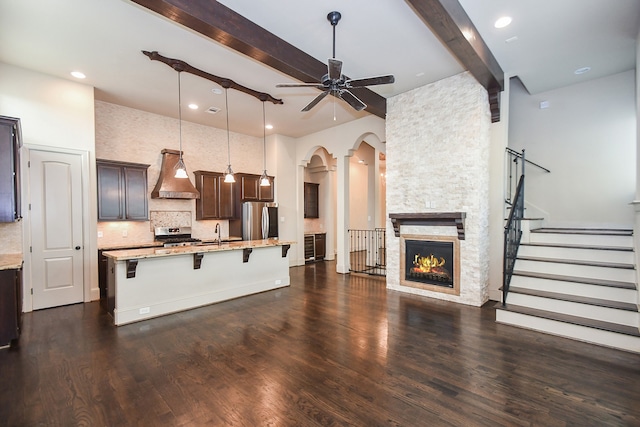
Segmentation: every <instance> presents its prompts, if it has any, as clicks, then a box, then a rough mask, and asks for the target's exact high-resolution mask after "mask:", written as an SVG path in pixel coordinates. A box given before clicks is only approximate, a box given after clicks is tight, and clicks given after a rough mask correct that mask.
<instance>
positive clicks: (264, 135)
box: [260, 101, 271, 187]
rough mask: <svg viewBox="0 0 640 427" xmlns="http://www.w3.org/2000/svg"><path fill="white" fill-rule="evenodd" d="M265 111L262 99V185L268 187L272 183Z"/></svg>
mask: <svg viewBox="0 0 640 427" xmlns="http://www.w3.org/2000/svg"><path fill="white" fill-rule="evenodd" d="M265 117H266V116H265V112H264V101H262V159H263V166H264V171H263V172H262V175H261V176H260V187H268V186H270V185H271V183H270V182H269V177H268V176H267V120H266V118H265Z"/></svg>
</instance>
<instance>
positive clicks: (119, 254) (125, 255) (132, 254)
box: [102, 239, 296, 261]
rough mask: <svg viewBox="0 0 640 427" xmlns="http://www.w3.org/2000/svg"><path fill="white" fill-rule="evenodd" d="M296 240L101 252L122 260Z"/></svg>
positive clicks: (116, 259) (245, 241) (284, 242)
mask: <svg viewBox="0 0 640 427" xmlns="http://www.w3.org/2000/svg"><path fill="white" fill-rule="evenodd" d="M294 243H296V242H293V241H284V240H278V239H265V240H243V241H240V242H228V243H221V244H217V243H209V244H203V245H193V246H176V247H171V248H164V247H162V248H157V247H156V248H142V249H128V250H127V249H125V250H114V251H106V252H103V253H102V254H103V255H104V256H106V257H109V258H113V259H114V260H115V261H123V260H128V259H143V258H155V257H163V256H172V255H185V254H194V253H206V252H218V251H234V250H239V249H253V248H265V247H271V246H285V245H292V244H294Z"/></svg>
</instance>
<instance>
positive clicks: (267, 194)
mask: <svg viewBox="0 0 640 427" xmlns="http://www.w3.org/2000/svg"><path fill="white" fill-rule="evenodd" d="M273 180H274V177H272V176H270V177H269V185H268V186H264V187H263V186H261V185H260V186H259V187H258V199H259V200H260V201H261V202H273V198H274V197H273ZM258 181H259V180H258Z"/></svg>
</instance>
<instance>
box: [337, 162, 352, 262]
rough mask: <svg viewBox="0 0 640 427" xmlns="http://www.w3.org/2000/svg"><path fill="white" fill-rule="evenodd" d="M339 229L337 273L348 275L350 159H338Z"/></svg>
mask: <svg viewBox="0 0 640 427" xmlns="http://www.w3.org/2000/svg"><path fill="white" fill-rule="evenodd" d="M337 163H338V188H337V197H336V203H337V208H338V209H337V218H336V220H337V227H336V242H337V245H336V246H337V251H338V253H337V254H336V271H337V272H338V273H348V272H349V267H350V262H349V233H348V231H347V230H348V229H349V157H348V156H339V157H338V162H337Z"/></svg>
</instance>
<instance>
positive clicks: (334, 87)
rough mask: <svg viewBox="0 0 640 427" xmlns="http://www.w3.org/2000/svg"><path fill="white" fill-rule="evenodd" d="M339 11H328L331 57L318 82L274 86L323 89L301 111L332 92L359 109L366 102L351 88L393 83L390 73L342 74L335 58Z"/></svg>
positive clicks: (338, 62)
mask: <svg viewBox="0 0 640 427" xmlns="http://www.w3.org/2000/svg"><path fill="white" fill-rule="evenodd" d="M341 17H342V15H340V12H336V11H333V12H329V14H328V15H327V19H328V20H329V22H330V23H331V26H332V27H333V58H330V59H329V62H328V65H327V69H328V72H327V74H325V75H324V76H322V78H321V79H320V82H318V83H293V84H287V83H283V84H278V85H276V87H315V88H318V89H324V91H323V92H322V93H321V94H320V95H318V96H317V97H315V98H314V99H313V101H311V102H310V103H309V104H307V106H306V107H304V108H303V109H302V111H309V110H311V109H312V108H313V107H315V106H316V104H318V103H319V102H320V101H322V100H323V99H324V97H325V96H327V95H329V94H330V93H332V94H333V95H334V96H338V97H340V98H342V99H343V100H345V101H346V102H347V103H348V104H349V105H351V106H352V107H353V108H354V109H355V110H357V111H360V110H363V109H364V108H366V107H367V104H365V103H364V102H362V101H361V100H360V99H358V97H356V96H355V95H354V94H353V93H351V92H350V91H349V89H351V88H359V87H365V86H374V85H384V84H389V83H393V82H394V81H395V78H394V77H393V76H392V75H387V76H377V77H366V78H363V79H349V78H347V77H345V76H344V75H343V74H342V61H340V60H339V59H336V25H338V21H340V18H341Z"/></svg>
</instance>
